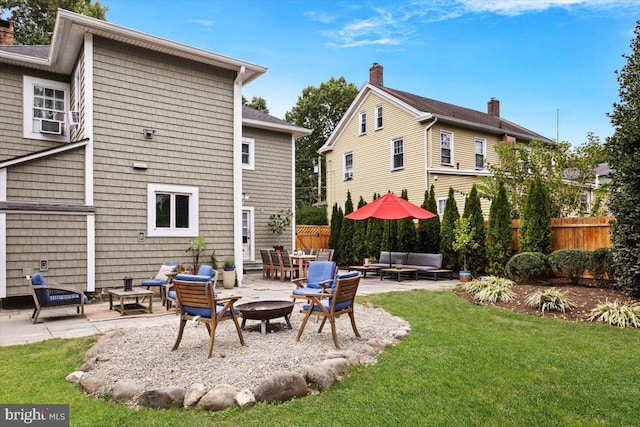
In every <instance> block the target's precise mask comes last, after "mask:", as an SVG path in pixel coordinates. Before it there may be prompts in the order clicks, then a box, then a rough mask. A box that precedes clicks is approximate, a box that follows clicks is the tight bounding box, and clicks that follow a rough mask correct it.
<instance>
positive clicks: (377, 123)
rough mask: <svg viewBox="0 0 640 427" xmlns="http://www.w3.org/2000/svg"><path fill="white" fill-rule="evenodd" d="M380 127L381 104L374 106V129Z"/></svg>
mask: <svg viewBox="0 0 640 427" xmlns="http://www.w3.org/2000/svg"><path fill="white" fill-rule="evenodd" d="M378 129H382V105H377V106H376V130H378Z"/></svg>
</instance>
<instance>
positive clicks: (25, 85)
mask: <svg viewBox="0 0 640 427" xmlns="http://www.w3.org/2000/svg"><path fill="white" fill-rule="evenodd" d="M22 89H23V90H22V93H23V103H22V108H23V114H22V117H23V136H24V137H25V138H30V139H40V140H49V141H60V142H68V141H69V131H68V128H67V123H66V116H67V111H69V94H70V92H71V91H70V87H69V84H68V83H63V82H58V81H55V80H45V79H40V78H36V77H30V76H23V80H22Z"/></svg>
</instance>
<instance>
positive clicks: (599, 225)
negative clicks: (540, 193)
mask: <svg viewBox="0 0 640 427" xmlns="http://www.w3.org/2000/svg"><path fill="white" fill-rule="evenodd" d="M613 220H614V217H612V216H601V217H576V218H552V219H551V228H552V229H553V242H552V250H554V251H556V250H558V249H586V250H589V251H593V250H595V249H599V248H610V247H611V224H610V222H611V221H613ZM519 228H520V220H519V219H514V220H513V221H511V230H512V236H513V238H512V241H511V242H512V247H513V249H514V250H516V251H517V250H519V249H520V245H519V243H518V230H519Z"/></svg>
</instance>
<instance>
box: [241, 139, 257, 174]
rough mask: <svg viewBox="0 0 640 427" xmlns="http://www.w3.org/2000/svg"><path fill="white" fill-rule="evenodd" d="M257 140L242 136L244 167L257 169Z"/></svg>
mask: <svg viewBox="0 0 640 427" xmlns="http://www.w3.org/2000/svg"><path fill="white" fill-rule="evenodd" d="M254 147H255V140H254V139H252V138H242V169H248V170H255V148H254Z"/></svg>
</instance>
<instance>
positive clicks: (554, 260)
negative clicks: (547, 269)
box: [549, 249, 591, 285]
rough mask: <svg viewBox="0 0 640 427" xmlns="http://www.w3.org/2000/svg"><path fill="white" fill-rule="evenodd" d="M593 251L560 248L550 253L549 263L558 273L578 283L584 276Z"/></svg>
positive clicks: (574, 283) (575, 283)
mask: <svg viewBox="0 0 640 427" xmlns="http://www.w3.org/2000/svg"><path fill="white" fill-rule="evenodd" d="M590 259H591V251H585V250H583V249H559V250H557V251H553V252H551V253H550V254H549V264H551V268H552V269H553V270H554V272H555V273H556V274H561V275H563V276H564V277H566V278H567V279H569V280H570V281H571V283H572V284H573V285H577V284H578V282H580V279H581V278H582V275H583V274H584V272H585V270H586V269H587V266H588V265H589V260H590Z"/></svg>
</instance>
